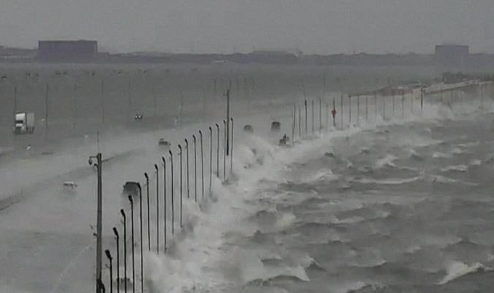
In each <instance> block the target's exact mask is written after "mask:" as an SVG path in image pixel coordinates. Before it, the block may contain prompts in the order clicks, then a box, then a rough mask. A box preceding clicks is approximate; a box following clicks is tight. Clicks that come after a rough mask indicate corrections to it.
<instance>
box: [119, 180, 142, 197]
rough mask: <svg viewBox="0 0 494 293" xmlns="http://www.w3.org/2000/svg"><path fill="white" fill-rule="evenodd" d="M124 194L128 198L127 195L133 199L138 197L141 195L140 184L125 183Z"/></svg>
mask: <svg viewBox="0 0 494 293" xmlns="http://www.w3.org/2000/svg"><path fill="white" fill-rule="evenodd" d="M122 194H123V195H124V196H127V195H131V196H133V197H136V196H138V195H139V183H138V182H133V181H127V182H125V184H124V186H123V191H122Z"/></svg>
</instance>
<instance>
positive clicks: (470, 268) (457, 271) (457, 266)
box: [437, 261, 492, 285]
mask: <svg viewBox="0 0 494 293" xmlns="http://www.w3.org/2000/svg"><path fill="white" fill-rule="evenodd" d="M483 270H489V271H490V270H492V269H491V268H489V267H486V266H484V265H483V264H481V263H474V264H472V265H467V264H465V263H462V262H457V261H455V262H452V263H451V264H450V265H448V267H447V268H446V273H447V274H446V276H445V277H444V278H443V279H442V280H441V281H439V282H438V283H437V284H438V285H444V284H446V283H448V282H451V281H453V280H455V279H458V278H460V277H462V276H465V275H468V274H471V273H475V272H477V271H483Z"/></svg>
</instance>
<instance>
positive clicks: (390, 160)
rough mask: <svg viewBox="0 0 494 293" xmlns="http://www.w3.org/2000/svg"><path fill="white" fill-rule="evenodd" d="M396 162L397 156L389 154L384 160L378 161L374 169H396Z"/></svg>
mask: <svg viewBox="0 0 494 293" xmlns="http://www.w3.org/2000/svg"><path fill="white" fill-rule="evenodd" d="M394 160H396V156H394V155H391V154H387V155H386V156H385V157H384V158H381V159H379V160H377V161H376V163H375V165H374V168H375V169H381V168H383V167H395V164H394V163H393V161H394Z"/></svg>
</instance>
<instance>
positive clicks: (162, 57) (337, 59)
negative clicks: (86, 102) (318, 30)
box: [0, 47, 494, 69]
mask: <svg viewBox="0 0 494 293" xmlns="http://www.w3.org/2000/svg"><path fill="white" fill-rule="evenodd" d="M36 52H37V50H36V49H12V48H4V47H0V63H39V64H45V63H46V64H67V63H69V64H70V63H78V64H79V63H80V64H197V65H201V64H211V65H218V66H221V65H226V64H234V65H248V64H260V65H263V64H265V65H315V66H434V67H445V68H459V69H463V68H467V69H468V68H486V67H492V66H494V54H470V55H469V57H468V58H467V60H465V61H464V63H463V64H439V63H438V62H436V60H435V59H434V55H433V54H415V53H409V54H366V53H360V54H352V55H347V54H333V55H302V54H299V55H297V54H294V53H290V52H270V51H266V52H264V51H261V52H252V53H246V54H241V53H235V54H181V53H128V54H109V53H99V54H98V55H97V56H95V57H94V58H89V59H78V58H70V59H40V58H38V57H37V55H36Z"/></svg>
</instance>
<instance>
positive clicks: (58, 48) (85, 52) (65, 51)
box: [38, 40, 98, 61]
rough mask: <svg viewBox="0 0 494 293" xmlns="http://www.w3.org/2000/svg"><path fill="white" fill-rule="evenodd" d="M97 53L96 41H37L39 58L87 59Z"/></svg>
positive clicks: (94, 56) (92, 57)
mask: <svg viewBox="0 0 494 293" xmlns="http://www.w3.org/2000/svg"><path fill="white" fill-rule="evenodd" d="M97 55H98V42H97V41H90V40H74V41H72V40H63V41H62V40H61V41H39V42H38V58H39V59H41V60H69V61H72V60H73V61H87V60H91V59H94V58H96V56H97Z"/></svg>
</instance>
